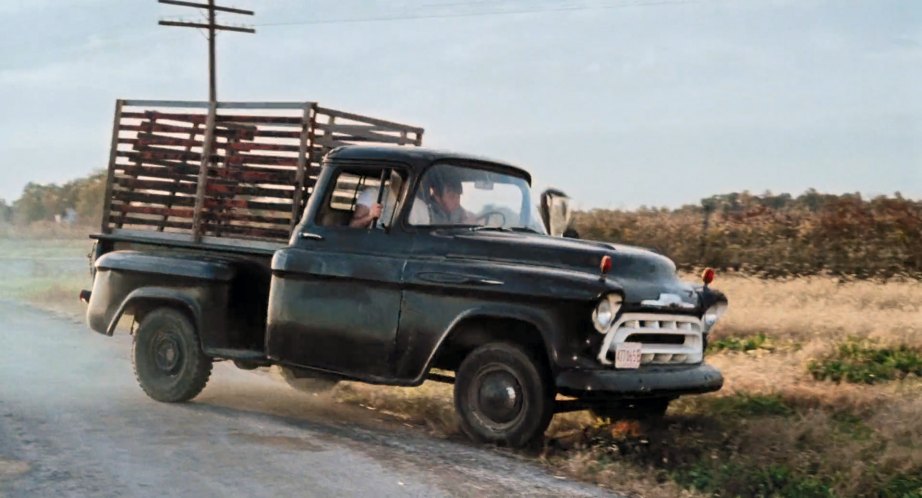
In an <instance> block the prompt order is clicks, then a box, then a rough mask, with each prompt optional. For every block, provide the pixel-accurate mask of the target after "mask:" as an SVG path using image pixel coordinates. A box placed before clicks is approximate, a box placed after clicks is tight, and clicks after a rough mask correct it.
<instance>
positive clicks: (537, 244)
mask: <svg viewBox="0 0 922 498" xmlns="http://www.w3.org/2000/svg"><path fill="white" fill-rule="evenodd" d="M446 235H447V234H446ZM451 235H452V236H453V237H454V238H455V239H456V242H460V243H459V244H454V245H453V246H454V247H457V248H458V252H457V253H450V254H448V255H447V256H448V257H449V258H471V259H480V260H483V259H486V260H491V261H497V262H505V263H515V264H524V265H528V266H532V267H544V268H556V269H564V270H569V271H576V272H581V273H585V274H589V275H592V276H595V277H597V276H599V275H600V269H599V264H600V262H601V260H602V257H603V256H606V255H608V256H611V258H612V268H611V270H610V271H609V272H608V274H607V275H606V279H607V280H608V281H613V282H616V283H617V284H619V286H620V287H621V288H622V289H623V291H624V294H625V300H626V301H627V302H629V303H635V304H639V303H640V302H641V301H646V300H659V299H660V297H661V294H673V295H674V296H678V297H679V298H680V299H681V300H682V301H683V302H686V303H689V304H694V305H695V306H697V305H698V300H697V293H696V292H694V289H693V287H692V286H691V285H688V284H686V283H683V282H681V281H680V280H679V279H678V277H677V276H676V266H675V264H674V263H673V262H672V261H671V260H670V259H669V258H667V257H665V256H662V255H660V254H657V253H655V252H653V251H650V250H646V249H642V248H638V247H633V246H627V245H621V244H611V243H606V242H596V241H589V240H578V239H567V238H560V237H551V236H547V235H541V234H533V233H527V232H497V231H477V232H460V231H452V233H451Z"/></svg>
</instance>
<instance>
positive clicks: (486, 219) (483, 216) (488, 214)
mask: <svg viewBox="0 0 922 498" xmlns="http://www.w3.org/2000/svg"><path fill="white" fill-rule="evenodd" d="M493 216H499V220H500V221H499V224H496V225H493V224H491V223H490V218H491V217H493ZM477 219H478V220H483V224H484V225H486V226H495V227H501V226H503V225H505V224H506V215H505V214H503V212H502V211H487V212H485V213H481V214H480V216H478V217H477Z"/></svg>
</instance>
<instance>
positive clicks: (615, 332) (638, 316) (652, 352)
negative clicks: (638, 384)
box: [598, 313, 703, 365]
mask: <svg viewBox="0 0 922 498" xmlns="http://www.w3.org/2000/svg"><path fill="white" fill-rule="evenodd" d="M701 331H702V326H701V319H700V318H698V317H695V316H688V315H664V314H659V313H624V314H622V315H621V317H620V318H619V319H618V321H616V322H615V323H614V324H613V325H612V327H611V328H610V329H609V330H608V332H607V333H606V334H605V340H604V341H602V348H601V350H600V351H599V356H598V360H599V361H600V362H602V363H603V364H605V365H613V364H614V355H615V350H616V348H617V347H618V344H621V343H624V342H639V343H640V344H641V356H640V363H641V365H657V364H658V365H677V364H688V363H700V362H701V360H702V358H703V341H702V339H701V333H702V332H701Z"/></svg>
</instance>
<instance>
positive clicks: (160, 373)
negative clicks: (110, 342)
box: [131, 308, 211, 403]
mask: <svg viewBox="0 0 922 498" xmlns="http://www.w3.org/2000/svg"><path fill="white" fill-rule="evenodd" d="M131 360H132V366H133V367H134V375H135V378H137V379H138V384H140V386H141V389H143V390H144V392H145V393H146V394H147V395H148V396H150V397H151V398H153V399H155V400H157V401H163V402H166V403H178V402H182V401H189V400H190V399H192V398H194V397H195V396H196V395H198V393H200V392H202V389H204V388H205V384H207V383H208V377H209V376H210V375H211V358H209V357H207V356H205V354H204V353H203V352H202V348H201V347H200V346H199V341H198V336H197V334H196V333H195V327H193V326H192V323H191V322H190V321H189V319H188V318H187V317H186V315H185V314H184V313H182V312H180V311H178V310H175V309H173V308H157V309H155V310H153V311H151V312H150V313H148V314H147V315H145V316H144V318H143V319H142V320H141V325H140V326H139V327H138V330H137V332H136V333H135V335H134V340H133V341H132V348H131Z"/></svg>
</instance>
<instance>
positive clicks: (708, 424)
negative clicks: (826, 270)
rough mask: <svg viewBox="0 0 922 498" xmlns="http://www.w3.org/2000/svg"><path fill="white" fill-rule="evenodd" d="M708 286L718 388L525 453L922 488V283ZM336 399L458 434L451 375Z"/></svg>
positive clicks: (726, 477) (615, 485) (796, 489)
mask: <svg viewBox="0 0 922 498" xmlns="http://www.w3.org/2000/svg"><path fill="white" fill-rule="evenodd" d="M49 240H53V239H35V240H33V241H32V242H22V241H20V240H17V241H8V240H5V239H3V238H0V250H2V249H4V248H6V249H8V250H9V251H10V253H11V254H14V255H16V257H20V256H22V257H26V256H29V255H43V256H44V257H51V258H55V257H72V256H78V257H83V256H84V255H85V254H86V252H87V251H88V249H89V245H90V244H88V243H87V241H86V240H85V239H79V240H78V239H71V240H70V241H65V242H62V243H61V244H60V245H58V243H57V242H49ZM4 244H7V245H4ZM30 244H31V245H30ZM36 257H39V256H36ZM38 268H42V267H41V265H40V266H39V267H38ZM89 285H90V280H89V276H88V274H87V273H86V272H85V271H84V272H80V273H76V272H65V273H60V272H57V271H55V268H54V266H53V265H46V267H45V269H39V270H33V271H32V273H31V274H29V275H23V276H16V277H11V278H6V279H4V280H3V281H0V296H4V297H7V298H13V299H22V300H26V301H29V302H32V303H34V304H36V305H38V306H42V307H51V308H56V310H57V311H61V308H60V306H61V303H71V302H72V303H74V305H75V307H76V305H78V304H79V303H78V302H77V301H76V299H75V296H76V292H77V291H79V289H81V288H87V287H88V286H89ZM715 287H717V288H719V289H721V290H722V291H724V292H726V294H727V295H728V296H729V298H730V309H729V311H728V313H727V315H726V316H725V317H724V319H723V320H722V321H721V323H719V324H718V325H717V327H716V329H715V330H714V332H713V333H712V338H711V344H710V347H709V356H708V361H709V362H710V363H712V364H714V365H715V366H717V367H718V368H719V369H720V370H721V371H722V372H723V374H724V377H725V385H724V388H723V389H722V390H721V391H719V392H717V393H713V394H708V395H702V396H689V397H684V398H680V399H678V400H676V401H674V402H673V404H672V405H671V406H670V409H669V411H668V412H667V415H666V417H664V418H663V419H662V420H661V421H660V422H657V423H648V422H636V421H629V420H620V421H614V422H613V423H606V422H603V421H602V420H599V419H596V418H594V417H593V416H592V415H590V414H589V413H588V412H574V413H566V414H560V415H558V416H556V417H555V418H554V421H553V423H552V425H551V427H550V428H549V430H548V432H547V437H546V438H545V443H544V445H543V447H542V448H540V449H537V450H530V451H526V452H521V453H519V454H520V455H521V456H523V457H527V458H534V459H535V460H536V461H538V462H541V463H542V464H543V465H545V466H547V467H548V469H549V470H550V471H552V472H553V473H554V474H555V475H564V476H569V477H571V478H574V479H581V480H585V481H588V482H593V483H597V484H599V485H601V486H604V487H606V488H609V489H613V490H616V491H619V492H622V493H625V494H628V495H631V496H648V497H653V498H657V497H672V496H804V497H812V496H818V497H826V496H877V497H922V451H920V450H919V448H922V417H919V414H920V413H922V378H920V375H919V372H918V368H919V361H920V351H922V349H920V348H922V318H920V317H922V282H918V281H911V280H906V281H890V282H887V283H874V282H867V281H840V280H837V279H833V278H820V277H811V278H798V279H783V280H759V279H754V278H747V277H742V276H723V277H720V279H719V280H718V282H716V283H715ZM65 306H66V304H65ZM74 312H75V313H82V310H79V311H78V310H74ZM880 369H883V370H880ZM867 379H873V382H871V383H868V381H867ZM332 397H333V399H335V400H337V401H339V402H342V403H350V404H357V405H361V406H364V407H366V408H368V409H369V410H376V411H379V412H382V413H385V414H388V415H390V416H393V417H395V418H396V419H399V420H403V421H404V422H405V423H410V424H413V425H417V426H423V427H426V428H427V429H428V431H429V432H430V433H431V434H433V435H434V436H436V437H449V438H459V439H460V438H461V436H460V432H459V428H458V422H457V417H456V415H455V413H454V407H453V402H452V391H451V386H449V385H445V384H438V383H434V382H427V383H426V384H424V385H423V386H421V387H419V388H398V387H380V386H371V385H364V384H357V383H341V384H340V385H338V386H337V387H336V388H334V390H333V391H332Z"/></svg>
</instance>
